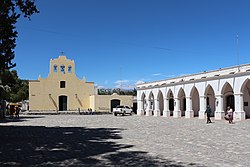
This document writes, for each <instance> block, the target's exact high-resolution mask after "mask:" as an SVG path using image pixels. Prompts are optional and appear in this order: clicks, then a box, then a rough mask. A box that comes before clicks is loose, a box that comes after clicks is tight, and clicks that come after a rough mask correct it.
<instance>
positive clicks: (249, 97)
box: [241, 79, 250, 119]
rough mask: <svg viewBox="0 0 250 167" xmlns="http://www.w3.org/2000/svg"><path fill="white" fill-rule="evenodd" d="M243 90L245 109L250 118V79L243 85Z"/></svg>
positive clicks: (247, 116)
mask: <svg viewBox="0 0 250 167" xmlns="http://www.w3.org/2000/svg"><path fill="white" fill-rule="evenodd" d="M241 92H242V93H243V110H244V111H245V114H246V118H248V119H249V118H250V79H247V80H246V81H245V82H244V84H243V85H242V88H241Z"/></svg>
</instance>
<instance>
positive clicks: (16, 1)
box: [0, 0, 39, 79]
mask: <svg viewBox="0 0 250 167" xmlns="http://www.w3.org/2000/svg"><path fill="white" fill-rule="evenodd" d="M34 13H39V11H38V10H37V8H36V6H35V0H0V75H1V74H2V73H3V72H4V71H5V70H8V69H11V68H13V67H15V66H16V63H13V62H12V60H13V59H14V57H15V53H14V48H15V47H16V38H17V35H18V33H17V31H16V30H15V28H16V27H15V24H16V22H17V20H18V19H19V18H20V16H21V14H23V15H24V17H27V18H28V19H30V16H31V15H32V14H34ZM0 79H1V78H0Z"/></svg>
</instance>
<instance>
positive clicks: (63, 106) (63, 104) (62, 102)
mask: <svg viewBox="0 0 250 167" xmlns="http://www.w3.org/2000/svg"><path fill="white" fill-rule="evenodd" d="M59 111H67V96H59Z"/></svg>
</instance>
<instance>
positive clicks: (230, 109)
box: [227, 106, 233, 124]
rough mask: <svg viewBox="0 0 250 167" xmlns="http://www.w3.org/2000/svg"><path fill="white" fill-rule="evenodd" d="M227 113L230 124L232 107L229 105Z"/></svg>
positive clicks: (231, 121)
mask: <svg viewBox="0 0 250 167" xmlns="http://www.w3.org/2000/svg"><path fill="white" fill-rule="evenodd" d="M227 115H228V121H229V123H230V124H232V123H233V109H232V108H230V107H229V106H228V107H227Z"/></svg>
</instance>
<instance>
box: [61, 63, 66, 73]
mask: <svg viewBox="0 0 250 167" xmlns="http://www.w3.org/2000/svg"><path fill="white" fill-rule="evenodd" d="M61 72H63V73H64V72H65V66H64V65H61Z"/></svg>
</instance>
